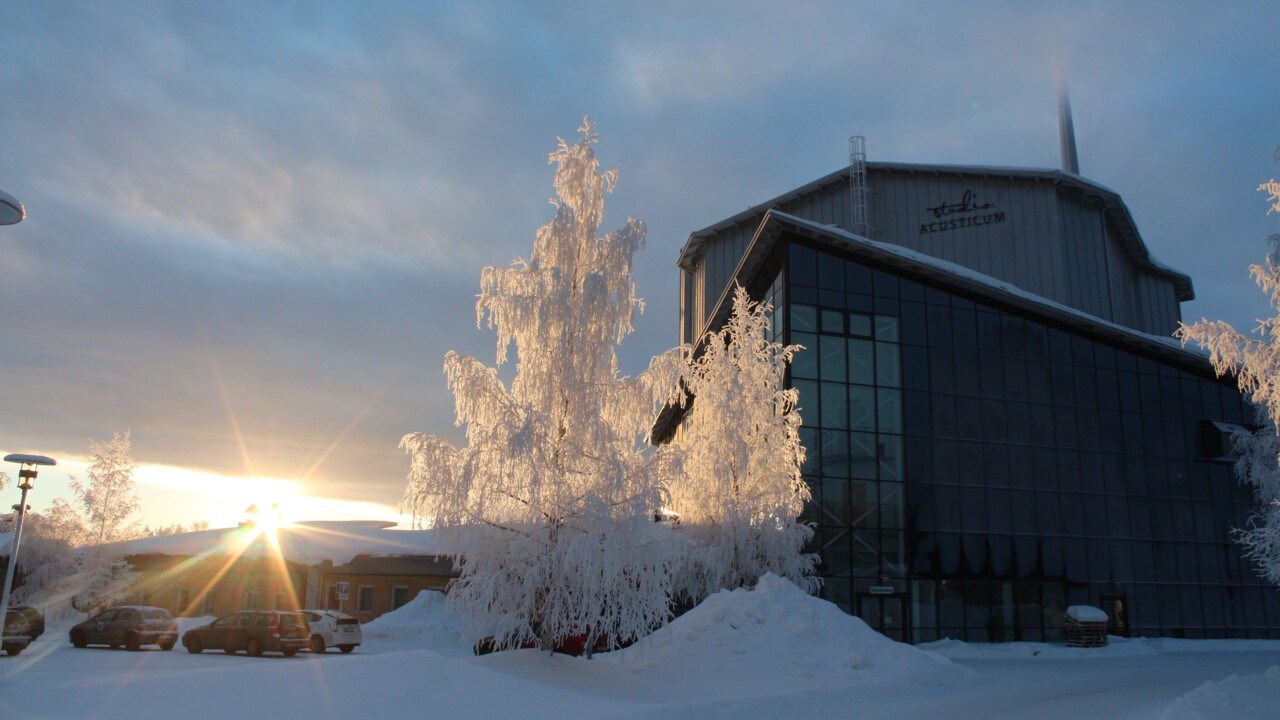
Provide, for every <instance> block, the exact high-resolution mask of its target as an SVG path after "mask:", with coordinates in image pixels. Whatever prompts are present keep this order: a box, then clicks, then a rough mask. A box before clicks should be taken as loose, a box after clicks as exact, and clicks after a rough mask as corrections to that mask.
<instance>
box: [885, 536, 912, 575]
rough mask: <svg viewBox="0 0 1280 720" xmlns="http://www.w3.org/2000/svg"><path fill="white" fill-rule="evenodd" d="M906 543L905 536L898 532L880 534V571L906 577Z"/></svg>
mask: <svg viewBox="0 0 1280 720" xmlns="http://www.w3.org/2000/svg"><path fill="white" fill-rule="evenodd" d="M906 556H907V543H906V536H905V534H904V533H900V532H885V533H881V534H880V560H881V563H882V565H881V571H882V572H883V573H884V574H885V575H888V576H889V577H906V575H907V562H906Z"/></svg>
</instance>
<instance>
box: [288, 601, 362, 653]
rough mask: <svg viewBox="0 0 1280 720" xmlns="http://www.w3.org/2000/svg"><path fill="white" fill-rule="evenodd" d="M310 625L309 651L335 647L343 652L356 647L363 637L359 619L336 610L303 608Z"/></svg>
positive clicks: (319, 651) (318, 651)
mask: <svg viewBox="0 0 1280 720" xmlns="http://www.w3.org/2000/svg"><path fill="white" fill-rule="evenodd" d="M302 614H303V615H305V616H306V617H307V624H309V625H310V626H311V652H313V653H322V652H324V651H325V650H326V649H328V648H331V647H336V648H338V649H339V650H341V651H342V652H344V653H349V652H351V651H352V650H355V649H356V646H357V645H359V644H360V642H361V640H362V639H363V637H364V634H363V633H362V632H361V631H360V621H359V620H357V619H355V618H353V617H351V616H350V615H348V614H346V613H341V612H338V611H337V610H303V611H302Z"/></svg>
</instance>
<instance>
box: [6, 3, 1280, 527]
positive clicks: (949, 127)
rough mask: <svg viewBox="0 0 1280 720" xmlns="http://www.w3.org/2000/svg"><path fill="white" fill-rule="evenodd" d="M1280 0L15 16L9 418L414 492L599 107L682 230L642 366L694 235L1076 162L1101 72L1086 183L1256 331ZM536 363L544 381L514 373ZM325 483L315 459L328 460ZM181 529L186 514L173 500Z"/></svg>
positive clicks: (636, 174) (611, 158)
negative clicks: (834, 186) (972, 167)
mask: <svg viewBox="0 0 1280 720" xmlns="http://www.w3.org/2000/svg"><path fill="white" fill-rule="evenodd" d="M1265 12H1266V8H1265V6H1257V7H1251V6H1243V7H1241V6H1236V7H1232V8H1227V9H1219V8H1210V7H1204V6H1200V5H1195V4H1191V3H1167V4H1165V5H1162V6H1161V11H1160V13H1158V14H1156V15H1151V14H1149V13H1147V12H1146V11H1145V9H1142V8H1132V9H1131V8H1116V7H1114V6H1113V4H1110V3H1088V2H1086V3H1077V4H1073V5H1072V6H1071V7H1070V8H1066V7H1055V6H1052V5H1045V6H1031V7H1027V6H1025V5H1024V4H1022V3H996V4H987V5H984V6H980V7H973V6H966V7H950V6H940V5H937V4H932V3H920V4H911V3H907V4H894V5H890V6H878V5H868V4H858V3H854V4H850V3H836V2H830V3H823V2H801V3H791V4H788V5H786V6H779V5H776V4H769V3H760V4H750V3H748V4H745V5H744V4H741V3H700V4H697V5H689V4H688V3H665V4H661V3H660V4H648V3H646V4H644V5H636V6H616V5H612V4H606V5H591V6H582V5H576V4H575V5H569V4H564V5H561V4H557V3H545V4H537V5H518V4H509V3H486V2H469V3H433V4H429V5H427V4H419V3H386V4H381V3H380V4H375V5H368V4H355V3H326V4H321V5H316V4H314V3H301V2H298V3H292V2H286V3H271V4H269V5H255V6H253V7H252V8H250V7H248V6H245V5H240V4H234V3H212V4H210V3H187V2H167V3H156V4H138V3H129V4H119V5H117V4H114V3H93V4H91V5H85V4H65V5H63V4H56V3H45V4H40V5H36V6H32V7H31V8H28V9H26V10H24V12H22V13H18V14H13V16H12V17H11V18H6V22H5V24H4V25H3V26H2V27H0V86H3V87H4V88H5V102H4V103H3V104H0V128H3V136H2V137H0V187H2V188H4V189H5V190H6V191H8V192H11V193H13V194H14V195H16V196H18V197H19V198H21V199H22V200H23V201H24V203H25V204H26V206H27V209H28V212H29V214H30V217H29V219H28V220H27V221H25V222H24V223H22V224H20V225H17V226H14V227H11V228H3V229H0V266H2V267H3V268H4V271H5V281H4V282H3V283H0V307H2V308H3V312H0V369H2V372H3V378H4V394H3V397H0V400H3V402H4V403H5V408H6V412H5V413H4V414H0V438H3V441H2V442H3V444H5V445H6V446H7V447H8V448H10V449H12V450H15V451H47V452H51V453H59V452H63V453H81V452H83V451H84V449H85V448H86V447H87V440H88V438H90V437H95V438H101V437H108V436H109V435H110V433H111V432H114V431H116V430H124V429H132V430H133V433H134V435H133V438H134V448H135V451H136V452H137V453H138V455H139V457H140V459H141V460H143V461H144V462H146V463H151V464H160V465H167V466H178V467H185V468H192V469H195V470H199V471H201V472H205V471H208V472H214V473H217V474H219V475H221V476H224V477H259V476H265V477H276V478H289V479H294V480H298V481H300V482H303V483H304V485H305V491H306V492H307V493H309V494H326V495H332V496H334V497H337V498H341V499H348V500H354V499H358V498H359V499H371V500H373V501H376V502H380V503H384V504H392V503H394V502H395V501H396V500H397V499H398V498H399V495H400V492H401V491H402V489H403V487H404V480H403V478H404V474H405V470H406V464H405V461H404V458H403V456H402V455H401V453H400V452H399V450H398V449H397V447H396V443H397V441H398V439H399V438H400V436H401V435H403V434H404V433H406V432H410V431H418V430H423V431H428V432H433V433H437V434H442V435H445V436H448V437H451V438H454V439H460V432H459V431H458V430H457V429H456V428H454V427H453V424H452V421H453V412H452V410H453V405H452V398H451V397H450V395H449V394H448V392H447V390H446V388H445V383H444V378H443V375H442V374H441V372H440V368H441V364H442V359H443V355H444V353H445V352H446V351H447V350H449V349H456V350H459V351H461V352H464V353H467V354H472V355H475V356H476V357H478V358H480V359H481V360H483V361H485V362H487V363H491V362H492V360H493V336H492V334H491V333H489V332H488V331H482V330H477V329H476V327H475V321H474V318H475V315H474V299H475V298H474V296H475V293H476V292H477V289H478V284H477V281H478V278H479V273H480V268H481V267H482V266H483V265H486V264H497V265H505V264H506V263H508V262H510V261H511V260H513V259H515V258H517V257H521V256H527V255H528V253H529V252H530V248H531V245H532V239H533V233H534V230H535V228H536V227H537V226H538V225H539V224H541V223H542V222H545V221H546V220H547V219H549V217H550V215H551V210H550V208H549V207H548V206H547V205H546V199H547V197H548V196H549V195H550V194H551V189H550V180H551V169H550V168H548V167H547V166H546V164H545V159H546V153H547V152H548V151H550V150H551V149H553V147H554V138H555V136H557V135H560V136H572V134H573V130H574V128H576V127H577V123H578V121H579V120H580V118H581V116H582V115H583V114H590V115H592V117H593V118H594V119H595V120H596V121H598V122H599V123H600V131H601V134H602V142H601V144H600V145H599V146H598V149H599V153H600V156H601V158H602V161H603V162H604V163H605V164H606V165H607V166H614V167H617V168H619V170H620V171H621V183H620V185H619V188H618V190H617V192H616V193H615V194H614V196H612V197H611V198H610V200H609V207H608V216H607V219H606V229H611V228H614V227H617V226H619V225H620V224H621V223H622V220H623V218H624V217H625V216H627V215H634V216H636V217H639V218H642V219H644V220H645V221H646V222H647V225H648V227H649V240H648V245H647V248H646V249H645V250H644V251H642V253H641V255H640V257H639V258H638V259H637V262H636V266H635V268H636V282H637V288H638V292H639V294H640V295H642V296H643V297H645V299H646V300H647V301H648V311H647V312H646V313H645V315H644V316H642V317H641V318H639V319H638V323H637V332H636V333H635V335H633V336H632V337H631V338H629V339H628V340H627V342H625V343H624V345H623V349H622V357H621V359H620V361H621V365H622V367H623V370H624V371H625V372H628V373H635V372H637V371H639V370H640V369H642V368H643V367H644V366H645V364H646V363H647V361H648V358H649V357H651V356H652V355H655V354H657V353H659V352H661V351H662V350H664V349H666V348H667V347H669V346H670V345H672V344H673V343H674V342H675V341H676V307H677V285H676V278H677V271H676V269H675V267H674V261H675V258H676V255H677V253H678V251H679V248H680V246H681V245H682V244H683V242H684V240H685V238H686V237H687V236H688V234H689V233H690V232H691V231H693V230H696V229H699V228H701V227H704V226H707V225H709V224H712V223H714V222H716V221H718V220H720V219H722V218H724V217H726V216H728V215H731V214H733V213H736V212H738V211H740V210H742V209H744V208H745V207H747V206H749V205H751V204H754V203H758V202H761V201H763V200H765V199H767V198H770V197H773V196H775V195H778V194H780V193H782V192H785V191H787V190H789V189H791V188H794V187H796V186H799V185H802V184H804V183H806V182H808V181H810V180H812V179H814V178H816V177H819V176H821V175H824V174H826V173H828V172H831V171H833V170H835V169H838V168H839V167H841V165H843V164H844V162H845V161H846V159H847V158H846V155H845V153H846V151H847V148H846V144H845V143H846V138H847V136H848V135H850V134H855V133H858V134H863V135H866V136H867V138H868V150H869V155H870V157H871V159H872V160H894V161H909V162H926V163H929V162H937V163H981V164H1004V165H1014V166H1024V167H1026V166H1029V167H1046V166H1048V167H1053V166H1056V165H1057V163H1058V156H1057V134H1056V133H1057V128H1056V114H1055V113H1056V111H1055V107H1054V73H1055V71H1056V70H1057V69H1058V68H1066V70H1067V72H1068V74H1069V76H1070V82H1071V88H1072V99H1073V108H1074V110H1075V119H1076V128H1077V133H1078V137H1079V145H1080V156H1081V162H1082V168H1083V171H1084V174H1085V175H1086V176H1088V177H1090V178H1093V179H1096V180H1098V181H1099V182H1102V183H1103V184H1105V185H1108V186H1110V187H1112V188H1114V189H1115V190H1117V191H1118V192H1120V193H1121V195H1122V196H1123V197H1124V198H1125V199H1126V201H1127V202H1128V204H1129V206H1130V208H1131V209H1132V211H1133V213H1134V216H1135V218H1136V219H1137V221H1138V225H1139V228H1140V230H1141V231H1142V232H1143V234H1144V237H1145V239H1146V241H1147V243H1148V245H1149V246H1150V247H1151V249H1152V251H1153V252H1154V253H1155V254H1156V256H1157V257H1158V258H1159V259H1160V260H1162V261H1163V262H1166V263H1168V264H1170V265H1173V266H1174V267H1178V268H1180V269H1183V270H1187V271H1190V272H1191V273H1192V275H1193V278H1194V280H1195V283H1196V288H1197V292H1198V297H1199V299H1198V300H1197V301H1196V302H1195V303H1192V304H1190V305H1188V306H1187V307H1186V308H1184V312H1185V314H1186V315H1187V316H1189V317H1198V316H1199V315H1201V314H1205V315H1208V316H1210V317H1222V318H1225V319H1228V320H1230V321H1232V322H1234V323H1236V324H1237V325H1240V326H1246V327H1248V326H1250V325H1251V321H1252V319H1253V318H1254V317H1256V316H1257V315H1259V314H1260V313H1261V312H1263V311H1264V310H1265V307H1264V306H1263V305H1262V304H1261V302H1260V297H1261V296H1260V294H1259V293H1257V292H1256V291H1255V290H1253V288H1252V287H1251V286H1249V285H1248V283H1247V282H1246V281H1245V280H1244V278H1245V272H1246V270H1245V266H1246V265H1247V264H1248V263H1249V262H1253V261H1256V260H1258V259H1260V258H1261V256H1262V253H1263V252H1264V251H1265V248H1264V246H1263V244H1262V240H1263V238H1265V236H1266V235H1267V234H1269V233H1270V232H1274V231H1275V224H1274V220H1275V219H1274V216H1273V217H1270V218H1268V217H1267V216H1265V214H1264V212H1265V208H1264V207H1262V204H1261V200H1260V199H1259V198H1258V197H1255V194H1254V193H1253V188H1254V187H1255V186H1256V184H1257V183H1258V182H1260V181H1262V180H1265V179H1267V178H1268V177H1272V176H1274V175H1277V174H1280V171H1277V170H1276V166H1275V164H1274V163H1273V162H1272V161H1271V160H1270V159H1269V158H1270V154H1271V151H1272V150H1273V149H1274V147H1275V146H1277V145H1280V138H1277V137H1275V134H1274V129H1273V128H1274V122H1273V121H1274V118H1275V117H1276V116H1277V114H1280V112H1278V111H1280V107H1277V105H1278V104H1280V100H1278V99H1277V98H1276V97H1275V94H1274V93H1269V92H1267V90H1268V89H1269V88H1270V87H1271V85H1272V84H1273V81H1272V78H1274V77H1275V76H1276V75H1277V74H1278V73H1277V70H1280V68H1278V67H1277V63H1278V62H1280V61H1277V60H1276V59H1274V58H1272V57H1270V56H1266V55H1265V54H1263V55H1261V56H1259V55H1258V54H1257V53H1256V51H1255V50H1254V49H1255V48H1258V47H1267V46H1268V41H1269V40H1270V37H1269V36H1268V35H1267V30H1268V28H1267V27H1266V24H1265V23H1258V22H1256V21H1255V20H1254V18H1256V17H1257V16H1261V15H1263V14H1264V13H1265ZM508 372H509V370H508ZM304 478H305V479H304ZM162 520H163V518H158V519H157V521H162Z"/></svg>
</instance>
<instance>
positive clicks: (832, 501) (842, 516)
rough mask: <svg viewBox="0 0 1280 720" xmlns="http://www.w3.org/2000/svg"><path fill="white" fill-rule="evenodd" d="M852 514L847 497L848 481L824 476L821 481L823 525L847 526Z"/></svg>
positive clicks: (821, 519) (821, 520) (821, 521)
mask: <svg viewBox="0 0 1280 720" xmlns="http://www.w3.org/2000/svg"><path fill="white" fill-rule="evenodd" d="M852 514H853V508H852V505H851V503H850V497H849V481H848V480H845V479H843V478H824V479H823V481H822V517H821V518H820V519H819V522H820V523H822V524H823V525H836V526H839V527H848V526H849V521H850V519H851V516H852Z"/></svg>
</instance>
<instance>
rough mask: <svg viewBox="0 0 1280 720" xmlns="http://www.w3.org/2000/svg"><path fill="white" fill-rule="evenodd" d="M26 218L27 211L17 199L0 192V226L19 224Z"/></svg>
mask: <svg viewBox="0 0 1280 720" xmlns="http://www.w3.org/2000/svg"><path fill="white" fill-rule="evenodd" d="M26 216H27V210H26V208H24V207H22V203H20V202H18V198H16V197H14V196H12V195H10V194H9V193H7V192H5V191H3V190H0V225H13V224H15V223H20V222H22V219H23V218H25V217H26Z"/></svg>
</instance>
